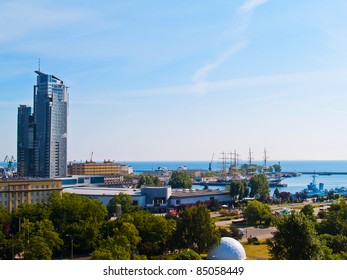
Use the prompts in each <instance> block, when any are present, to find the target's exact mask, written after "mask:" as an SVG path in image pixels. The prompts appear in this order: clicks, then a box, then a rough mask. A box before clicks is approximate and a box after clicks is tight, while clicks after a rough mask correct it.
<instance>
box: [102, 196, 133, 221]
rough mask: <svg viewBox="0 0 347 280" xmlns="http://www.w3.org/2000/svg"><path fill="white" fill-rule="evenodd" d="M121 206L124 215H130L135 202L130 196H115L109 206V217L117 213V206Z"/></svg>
mask: <svg viewBox="0 0 347 280" xmlns="http://www.w3.org/2000/svg"><path fill="white" fill-rule="evenodd" d="M117 205H121V209H122V213H128V212H130V211H131V209H132V205H133V201H132V199H131V196H130V195H129V194H125V193H122V192H121V193H119V194H117V195H114V196H113V197H112V198H111V199H110V201H109V202H108V205H107V211H108V213H109V215H113V214H114V213H116V206H117Z"/></svg>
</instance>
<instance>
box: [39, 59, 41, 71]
mask: <svg viewBox="0 0 347 280" xmlns="http://www.w3.org/2000/svg"><path fill="white" fill-rule="evenodd" d="M40 64H41V62H40V58H39V72H40V71H41V65H40Z"/></svg>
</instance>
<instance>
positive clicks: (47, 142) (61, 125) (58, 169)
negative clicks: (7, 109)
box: [17, 71, 68, 178]
mask: <svg viewBox="0 0 347 280" xmlns="http://www.w3.org/2000/svg"><path fill="white" fill-rule="evenodd" d="M35 73H36V74H37V83H36V85H35V86H34V112H33V113H31V107H28V106H25V105H20V106H19V108H18V135H17V162H18V174H19V175H20V176H29V177H32V176H34V177H42V178H55V177H65V176H66V173H67V113H68V92H67V86H66V85H65V84H64V82H63V81H62V80H61V79H59V78H57V77H56V76H54V75H48V74H45V73H42V72H41V71H35Z"/></svg>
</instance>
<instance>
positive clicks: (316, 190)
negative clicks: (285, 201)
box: [302, 174, 328, 197]
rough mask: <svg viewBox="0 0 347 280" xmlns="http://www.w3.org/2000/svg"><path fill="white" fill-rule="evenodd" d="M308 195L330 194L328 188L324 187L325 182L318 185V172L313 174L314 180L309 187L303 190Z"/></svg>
mask: <svg viewBox="0 0 347 280" xmlns="http://www.w3.org/2000/svg"><path fill="white" fill-rule="evenodd" d="M302 192H303V193H305V194H306V195H307V197H314V196H325V195H327V194H328V190H326V189H324V184H323V183H319V185H318V187H317V183H316V174H313V175H312V181H311V182H310V183H309V184H308V185H307V188H306V189H304V190H303V191H302Z"/></svg>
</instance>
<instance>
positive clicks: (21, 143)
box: [17, 105, 34, 177]
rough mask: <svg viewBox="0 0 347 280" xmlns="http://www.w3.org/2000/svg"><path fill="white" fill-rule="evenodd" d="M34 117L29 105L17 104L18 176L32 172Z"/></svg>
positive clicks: (28, 174) (29, 174)
mask: <svg viewBox="0 0 347 280" xmlns="http://www.w3.org/2000/svg"><path fill="white" fill-rule="evenodd" d="M33 156H34V119H33V114H32V112H31V107H29V106H26V105H19V107H18V126H17V173H18V175H19V176H20V177H31V176H33V174H34V163H33Z"/></svg>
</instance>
